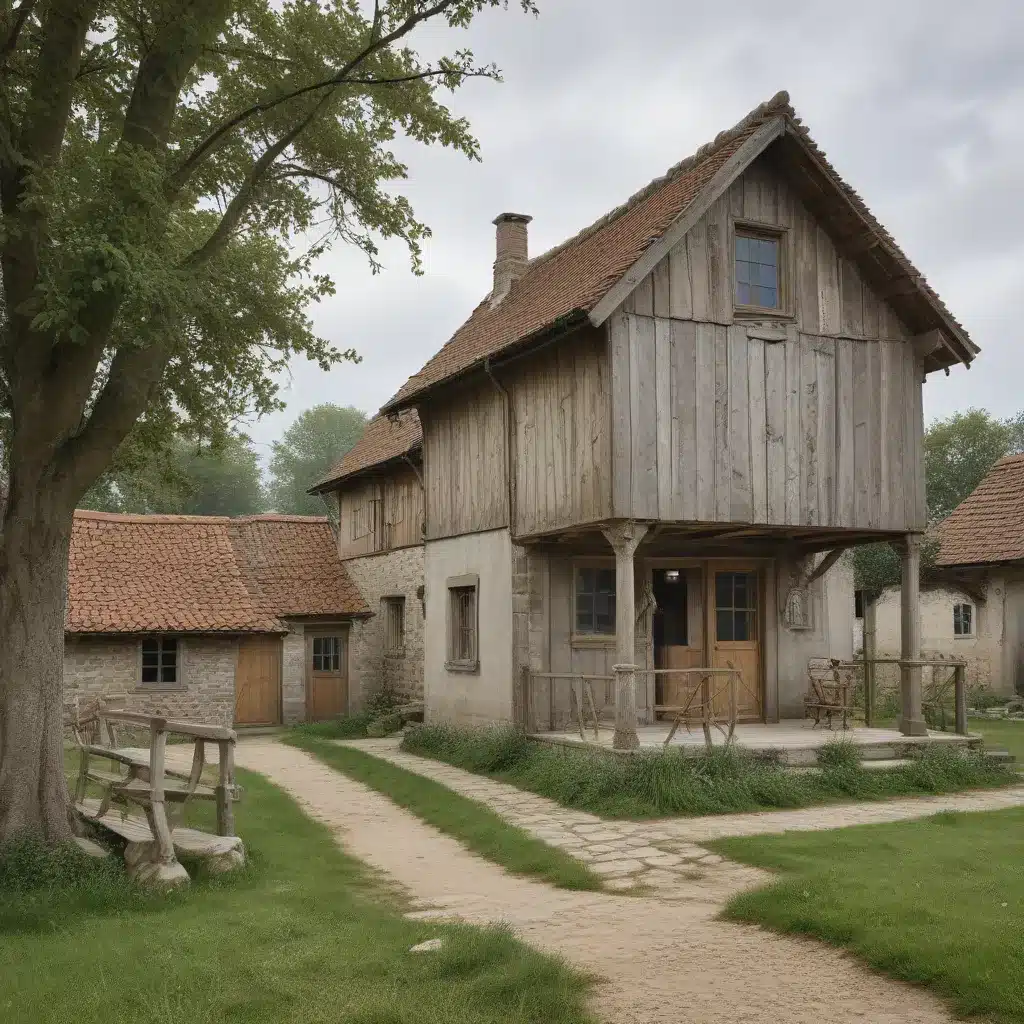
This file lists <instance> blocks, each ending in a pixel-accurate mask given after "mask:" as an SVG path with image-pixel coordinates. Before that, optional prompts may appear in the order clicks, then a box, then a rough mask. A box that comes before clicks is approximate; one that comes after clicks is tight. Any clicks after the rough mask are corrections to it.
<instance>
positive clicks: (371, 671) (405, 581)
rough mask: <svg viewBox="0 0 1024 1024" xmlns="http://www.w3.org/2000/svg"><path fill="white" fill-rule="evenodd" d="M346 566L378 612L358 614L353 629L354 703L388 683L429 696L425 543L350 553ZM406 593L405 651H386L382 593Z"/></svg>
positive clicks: (408, 693) (407, 693)
mask: <svg viewBox="0 0 1024 1024" xmlns="http://www.w3.org/2000/svg"><path fill="white" fill-rule="evenodd" d="M345 570H346V571H347V572H348V574H349V576H351V577H352V581H353V582H354V583H355V585H356V586H357V587H358V588H359V591H360V593H361V594H362V595H363V599H364V600H365V601H366V603H367V604H368V605H369V606H370V610H371V611H372V612H373V615H371V616H370V617H369V618H365V619H354V620H353V622H352V628H351V630H350V632H349V708H350V710H351V711H358V710H360V709H361V708H362V707H363V704H364V702H365V700H366V698H367V697H368V696H369V695H370V694H372V693H374V692H375V691H377V690H379V689H381V688H382V687H384V686H388V687H390V688H391V689H393V690H394V691H395V692H396V693H398V694H400V695H401V696H403V697H405V698H407V699H410V700H419V699H422V697H423V624H424V620H423V603H422V602H421V600H420V597H419V593H420V592H422V591H421V590H420V588H422V587H423V547H422V545H418V546H416V547H409V548H399V549H398V550H397V551H386V552H382V553H380V554H376V555H366V556H364V557H361V558H350V559H347V560H346V562H345ZM399 595H401V596H403V597H404V598H405V653H404V654H403V655H402V656H400V657H386V656H385V654H384V616H383V615H382V614H381V599H382V598H384V597H395V596H399Z"/></svg>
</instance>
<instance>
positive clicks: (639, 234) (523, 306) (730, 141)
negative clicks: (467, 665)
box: [382, 92, 977, 412]
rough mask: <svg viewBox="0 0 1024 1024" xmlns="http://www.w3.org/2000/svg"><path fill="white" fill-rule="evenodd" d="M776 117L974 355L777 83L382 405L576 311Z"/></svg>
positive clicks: (535, 264) (537, 270)
mask: <svg viewBox="0 0 1024 1024" xmlns="http://www.w3.org/2000/svg"><path fill="white" fill-rule="evenodd" d="M778 117H783V118H785V119H786V121H787V123H788V124H789V125H790V127H791V128H792V130H793V132H794V133H795V135H796V136H798V137H799V139H800V142H801V145H802V146H803V147H804V149H805V150H806V151H807V152H808V154H810V156H811V157H812V158H813V161H814V165H815V167H816V168H817V171H818V173H819V174H820V175H822V176H824V177H825V178H826V179H828V180H829V181H830V182H831V186H832V189H833V190H834V191H836V192H837V193H838V194H841V195H842V197H843V198H844V199H845V200H846V201H847V202H849V203H850V204H851V205H852V206H853V207H854V209H855V210H856V211H857V213H858V214H859V216H860V217H862V218H863V220H864V222H865V223H866V224H867V225H868V226H869V227H870V229H871V231H872V232H873V233H874V234H875V235H876V236H877V238H878V240H879V243H880V246H879V251H884V252H885V254H886V255H887V257H888V258H889V259H890V260H891V261H892V262H893V264H894V265H895V266H897V267H898V269H899V270H900V272H901V273H904V274H906V275H908V276H909V277H911V278H912V280H913V287H914V288H916V289H919V293H920V297H921V299H922V301H924V302H925V303H927V305H928V306H929V307H930V309H931V311H932V313H933V315H936V316H937V317H938V318H939V320H940V321H941V322H942V323H943V324H944V325H945V326H946V327H947V328H948V329H949V330H950V331H951V332H952V333H954V334H955V335H956V336H957V338H958V339H959V340H960V342H961V344H962V347H963V348H964V351H965V353H966V358H967V359H970V358H972V357H973V354H974V353H975V352H976V351H977V348H976V346H974V345H973V343H972V342H971V341H970V339H969V338H967V335H966V333H965V332H964V330H963V328H962V327H961V326H960V325H959V324H958V323H957V322H956V321H955V320H954V319H953V317H952V315H951V314H950V313H949V311H948V310H947V309H946V308H945V306H943V304H942V302H941V300H940V299H939V297H938V295H936V294H935V292H934V291H932V290H931V289H930V288H929V287H928V285H927V283H926V282H925V281H924V278H923V277H922V276H921V275H920V273H919V272H918V271H917V270H916V269H915V268H914V267H913V265H912V264H911V263H910V261H909V260H908V259H907V257H906V256H905V255H904V254H903V253H902V252H901V251H900V249H899V248H898V246H897V245H896V243H895V241H894V240H893V238H892V236H891V235H889V234H888V232H886V231H885V229H884V228H883V227H882V226H881V224H879V223H878V221H877V220H875V218H874V217H873V216H872V214H871V212H870V211H869V210H868V209H867V207H866V206H865V205H864V203H863V201H862V200H861V199H860V197H859V196H858V195H857V193H856V192H854V191H853V189H851V188H850V187H849V186H848V185H846V184H845V183H844V182H843V181H842V179H841V178H840V177H839V175H838V174H837V173H836V172H835V170H834V168H832V166H831V165H830V164H829V163H828V161H827V160H826V159H825V154H824V153H823V152H822V151H821V150H820V149H818V147H817V146H816V144H815V143H814V142H813V140H812V139H811V138H810V136H809V135H808V133H807V129H806V128H804V127H803V125H802V124H801V122H800V119H799V118H798V117H797V115H796V112H795V111H794V110H793V108H792V107H791V106H790V103H789V94H788V93H786V92H780V93H778V94H777V95H776V96H774V97H773V98H772V99H770V100H769V101H768V102H766V103H762V104H761V105H760V106H758V107H756V108H755V109H754V110H752V111H751V112H750V113H749V114H748V115H747V116H746V117H745V118H743V119H742V120H741V121H740V122H739V123H737V124H736V125H734V126H733V127H732V128H730V129H729V130H727V131H724V132H721V133H720V134H719V135H718V136H717V137H716V138H715V140H714V141H713V142H711V143H708V144H707V145H705V146H702V147H701V148H700V149H698V150H697V152H696V153H695V154H694V155H693V156H691V157H688V158H687V159H685V160H683V161H681V162H680V163H678V164H676V165H675V166H674V167H672V168H670V169H669V170H668V172H666V173H665V174H664V175H663V176H661V177H659V178H656V179H655V180H654V181H652V182H651V183H650V184H649V185H647V186H645V187H644V188H643V189H641V190H640V191H639V192H637V193H636V194H635V195H633V196H632V197H631V198H630V199H629V200H627V201H626V202H625V203H624V204H622V205H621V206H619V207H617V208H616V209H614V210H612V211H611V212H610V213H608V214H606V215H605V216H603V217H602V218H600V219H599V220H598V221H596V222H595V223H594V224H592V225H590V227H588V228H585V229H584V230H583V231H581V232H579V234H577V235H575V236H573V237H572V238H570V239H568V240H567V241H565V242H563V243H562V244H561V245H558V246H556V247H555V248H553V249H550V250H549V251H548V252H546V253H544V254H543V255H541V256H538V257H536V258H535V259H533V260H531V261H530V263H529V265H528V268H527V270H526V273H524V274H523V276H522V277H520V278H519V279H518V280H517V281H516V282H515V283H514V284H513V285H512V289H511V290H510V291H509V293H508V294H507V295H506V296H505V298H503V299H502V300H501V301H500V302H499V303H498V304H497V305H494V306H492V305H491V303H490V297H489V296H488V297H487V298H485V299H484V300H483V301H482V302H481V303H480V304H479V305H478V306H477V307H476V309H474V310H473V312H472V314H471V315H470V317H469V319H468V320H467V321H466V322H465V323H464V324H463V325H462V326H461V327H460V328H459V329H458V330H457V331H456V332H455V334H454V335H453V336H452V338H451V339H450V340H449V341H448V342H447V344H445V346H444V347H443V348H442V349H441V350H440V351H439V352H438V353H437V354H436V355H434V356H433V357H432V358H431V359H430V360H429V361H428V362H427V364H426V365H425V366H424V367H423V369H422V370H420V371H419V373H416V374H414V375H413V376H412V377H410V378H409V379H408V380H407V381H406V382H405V384H404V385H403V386H402V387H401V388H400V389H399V391H398V393H397V394H396V395H395V396H394V397H393V398H392V399H391V400H390V401H389V402H387V403H386V404H385V405H384V407H383V410H382V411H385V412H387V411H394V410H395V409H398V408H403V407H406V406H408V405H411V404H413V402H414V401H415V399H416V397H417V396H419V395H420V394H421V393H422V392H424V391H426V390H427V389H429V388H431V387H433V386H434V385H436V384H439V383H441V382H442V381H445V380H447V379H449V378H451V377H454V376H456V375H458V374H460V373H462V372H464V371H465V370H468V369H469V368H470V367H472V366H474V365H475V364H477V363H480V362H482V361H483V359H484V358H486V357H488V356H494V355H496V354H498V353H499V352H502V351H504V350H506V349H508V348H510V347H512V346H513V345H515V344H516V343H518V342H521V341H524V340H526V339H528V338H530V337H532V336H535V335H539V334H542V333H544V332H546V331H548V330H550V329H553V328H557V326H558V325H559V324H562V323H567V322H572V320H573V319H580V320H581V319H582V318H583V316H585V315H586V314H587V313H589V312H590V311H591V310H593V308H594V307H595V306H596V305H597V303H598V302H599V301H600V300H601V299H602V298H603V297H604V295H605V294H606V293H607V292H608V291H609V290H610V289H611V288H612V286H613V285H614V284H615V283H616V282H617V281H618V280H619V279H620V278H621V277H622V276H623V275H624V274H625V272H626V271H627V270H628V269H629V268H630V267H631V266H633V264H634V263H635V262H636V261H637V260H638V259H639V258H640V257H641V256H642V255H643V254H644V252H645V250H646V249H647V248H648V246H649V245H651V243H652V242H654V241H656V240H657V239H658V238H660V237H661V236H662V235H663V234H664V233H665V231H666V230H667V229H668V228H669V227H670V225H671V224H672V223H673V222H674V221H675V220H677V219H678V218H679V217H680V216H681V215H682V214H683V213H684V212H685V211H686V209H687V207H689V205H690V204H691V203H692V202H693V201H694V200H695V199H696V198H697V197H698V196H699V195H700V193H701V191H702V190H703V188H704V186H705V185H707V184H708V183H709V182H710V180H711V178H712V177H713V176H714V175H715V173H716V172H717V171H718V170H719V169H720V168H721V167H722V165H723V164H725V163H726V161H727V160H728V159H729V158H730V157H731V156H732V155H733V154H734V153H735V152H736V150H737V149H739V148H740V146H742V145H743V143H744V142H745V141H746V140H747V139H749V138H750V136H752V135H753V134H754V133H755V132H756V131H757V130H758V129H759V128H760V127H761V126H762V125H764V124H765V123H766V122H768V121H770V120H772V119H773V118H778ZM826 187H827V186H826ZM912 290H913V289H912Z"/></svg>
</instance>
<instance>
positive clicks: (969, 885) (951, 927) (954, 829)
mask: <svg viewBox="0 0 1024 1024" xmlns="http://www.w3.org/2000/svg"><path fill="white" fill-rule="evenodd" d="M708 845H710V846H712V847H713V848H714V849H715V850H716V851H717V852H719V853H721V854H723V855H725V856H726V857H730V858H732V859H734V860H739V861H743V862H745V863H747V864H754V865H757V866H759V867H764V868H769V869H772V870H775V871H779V872H781V878H780V879H779V880H778V881H777V882H775V883H774V884H772V885H770V886H768V887H767V888H764V889H760V890H758V891H755V892H749V893H743V894H741V895H739V896H737V897H735V898H734V899H733V900H732V901H731V903H730V904H729V906H728V908H727V910H726V916H727V917H729V918H730V919H732V920H736V921H746V922H750V923H755V924H759V925H764V926H766V927H768V928H772V929H775V930H776V931H780V932H795V933H798V934H805V935H813V936H816V937H818V938H820V939H824V940H825V941H827V942H830V943H832V944H833V945H836V946H841V947H843V948H844V949H848V950H850V951H852V952H853V953H856V954H857V955H858V956H859V957H861V958H863V959H864V960H865V961H867V963H869V964H871V966H873V967H875V968H877V969H879V970H881V971H884V972H886V973H887V974H890V975H892V976H893V977H896V978H900V979H902V980H904V981H910V982H915V983H918V984H922V985H927V986H928V987H930V988H932V989H933V990H934V991H935V992H936V993H938V994H939V995H942V996H944V997H945V998H946V999H948V1000H949V1001H950V1003H951V1005H952V1008H953V1009H954V1011H955V1012H956V1013H958V1014H960V1015H963V1016H972V1015H981V1016H985V1017H986V1018H987V1019H990V1020H993V1021H997V1022H1000V1024H1004V1022H1005V1024H1009V1022H1021V1021H1024V971H1022V965H1024V928H1022V927H1021V923H1022V921H1024V873H1022V871H1021V863H1022V858H1024V809H1019V808H1018V809H1013V810H1006V811H992V812H986V813H974V814H962V813H952V812H943V813H941V814H936V815H934V816H933V817H931V818H924V819H921V820H919V821H911V822H902V823H899V824H891V825H865V826H859V827H856V828H845V829H838V830H835V831H830V832H790V833H786V834H784V835H780V836H758V837H752V838H743V839H722V840H718V841H716V842H714V843H710V844H708ZM810 955H813V954H810Z"/></svg>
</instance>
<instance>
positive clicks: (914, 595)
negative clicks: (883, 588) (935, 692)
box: [900, 533, 928, 736]
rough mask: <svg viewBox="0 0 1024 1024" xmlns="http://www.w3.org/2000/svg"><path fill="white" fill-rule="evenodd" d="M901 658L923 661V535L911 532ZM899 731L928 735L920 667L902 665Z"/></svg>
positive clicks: (902, 595) (905, 571) (906, 553)
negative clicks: (922, 700)
mask: <svg viewBox="0 0 1024 1024" xmlns="http://www.w3.org/2000/svg"><path fill="white" fill-rule="evenodd" d="M900 601H901V608H900V618H901V627H902V629H901V631H902V641H903V643H902V648H901V651H900V659H901V660H902V661H920V660H921V537H920V534H916V533H908V534H907V535H906V538H905V539H904V542H903V585H902V587H901V590H900ZM900 732H901V733H903V735H904V736H925V735H927V733H928V727H927V726H926V725H925V721H924V715H923V713H922V711H921V667H920V666H919V665H915V666H910V665H901V666H900Z"/></svg>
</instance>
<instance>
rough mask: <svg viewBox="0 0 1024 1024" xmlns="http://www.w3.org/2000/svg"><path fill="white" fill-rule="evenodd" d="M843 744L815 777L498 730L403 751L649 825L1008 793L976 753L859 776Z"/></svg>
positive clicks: (438, 734)
mask: <svg viewBox="0 0 1024 1024" xmlns="http://www.w3.org/2000/svg"><path fill="white" fill-rule="evenodd" d="M848 746H849V745H843V744H839V743H835V744H831V745H829V746H828V747H827V748H825V749H824V750H823V751H822V753H821V754H820V756H819V764H820V769H821V770H820V772H817V773H810V772H808V773H794V772H788V771H786V770H785V769H784V768H783V767H782V766H781V765H779V764H777V763H776V762H774V761H772V760H768V759H764V758H761V757H758V756H755V755H753V754H751V753H749V752H747V751H744V750H743V749H742V748H738V747H728V748H726V747H716V748H715V749H714V750H712V751H708V752H702V753H700V754H698V755H684V754H683V753H682V751H681V750H680V749H679V748H678V747H676V748H671V749H668V750H663V749H657V750H649V751H648V750H643V751H641V752H639V753H637V754H633V755H630V756H628V757H621V756H613V755H611V754H609V753H607V752H604V753H602V752H599V751H590V750H586V749H584V748H573V747H564V746H556V745H554V744H547V743H540V742H537V741H536V740H531V739H528V738H527V737H526V736H525V735H524V734H523V733H522V732H521V731H519V730H516V729H513V728H510V727H507V726H497V727H493V728H488V729H467V728H463V727H460V726H453V725H447V724H430V725H423V726H419V727H417V728H415V729H410V730H409V731H408V732H407V733H406V734H405V736H404V737H403V739H402V749H403V750H407V751H409V752H410V753H413V754H420V755H422V756H425V757H433V758H436V759H437V760H440V761H445V762H447V763H448V764H453V765H455V766H457V767H459V768H463V769H465V770H466V771H471V772H475V773H477V774H480V775H493V776H495V777H497V778H500V779H503V780H505V781H507V782H510V783H512V784H513V785H516V786H519V787H521V788H523V789H527V790H529V791H530V792H533V793H537V794H539V795H541V796H546V797H550V798H551V799H552V800H556V801H557V802H558V803H560V804H563V805H565V806H567V807H575V808H579V809H581V810H586V811H590V812H592V813H594V814H599V815H602V816H604V817H609V818H652V817H662V816H664V815H669V814H680V815H701V814H721V813H726V812H731V811H753V810H760V809H762V808H766V807H803V806H807V805H810V804H817V803H826V802H829V801H834V800H844V799H863V800H874V799H882V798H884V797H889V796H895V795H900V794H911V793H942V792H948V791H953V790H957V789H964V788H969V787H972V786H998V785H1006V784H1007V783H1009V782H1010V781H1012V778H1013V776H1012V775H1010V774H1009V773H1008V772H1007V771H1006V770H1005V769H1004V768H1003V767H1001V766H998V765H990V764H988V763H987V762H985V761H984V760H983V759H982V758H981V757H979V756H978V755H976V754H974V753H959V752H957V751H947V750H944V749H942V748H938V747H936V748H928V749H926V751H925V752H924V753H923V754H922V756H921V758H920V760H919V761H917V762H915V763H914V764H913V765H909V766H906V767H903V768H893V769H881V770H867V769H864V768H863V767H861V765H860V763H859V761H857V760H856V755H855V753H854V754H851V752H850V750H849V749H848Z"/></svg>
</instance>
